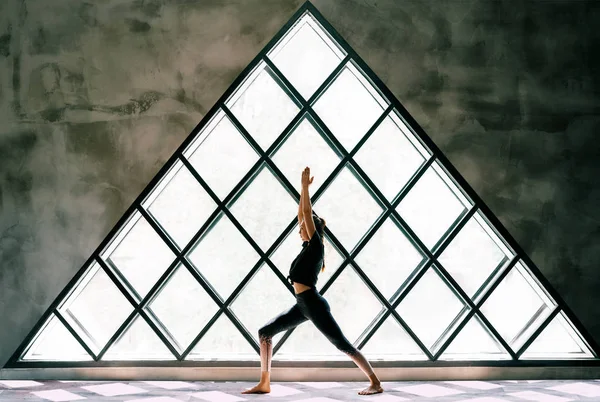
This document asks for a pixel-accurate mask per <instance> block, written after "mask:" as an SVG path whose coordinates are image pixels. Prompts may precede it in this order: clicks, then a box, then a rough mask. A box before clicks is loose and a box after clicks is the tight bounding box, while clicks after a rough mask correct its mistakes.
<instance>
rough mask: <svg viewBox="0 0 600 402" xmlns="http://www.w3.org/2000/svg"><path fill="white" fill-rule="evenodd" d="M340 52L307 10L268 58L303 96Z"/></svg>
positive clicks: (332, 65) (322, 77) (332, 66)
mask: <svg viewBox="0 0 600 402" xmlns="http://www.w3.org/2000/svg"><path fill="white" fill-rule="evenodd" d="M344 55H345V54H344V53H343V51H342V50H340V49H339V47H338V46H337V45H336V44H335V43H334V42H333V40H331V39H330V38H329V35H327V34H326V33H325V32H324V30H323V29H321V27H320V26H319V25H318V23H317V22H316V21H315V20H314V19H313V18H312V17H311V16H310V15H308V14H306V15H304V16H303V17H302V18H301V19H300V20H299V21H298V22H297V23H296V25H295V26H294V27H293V28H292V29H291V30H290V31H289V32H288V33H287V34H286V35H285V36H284V37H283V39H282V40H281V41H280V42H279V43H278V44H277V46H276V47H275V48H274V49H273V50H272V51H271V52H270V53H269V58H270V59H271V60H273V63H274V64H275V65H276V66H277V68H279V70H280V71H281V72H282V73H283V74H284V75H285V76H286V78H287V79H288V80H289V81H290V82H291V83H292V85H293V86H294V87H295V88H296V89H297V90H298V92H300V94H301V95H302V97H304V99H308V98H310V96H311V95H312V94H313V93H314V92H315V91H316V89H317V88H318V87H319V85H321V83H323V81H325V79H326V78H327V77H328V76H329V74H331V72H332V71H333V70H334V69H335V67H336V66H337V65H338V64H339V63H340V62H341V61H342V59H343V58H344Z"/></svg>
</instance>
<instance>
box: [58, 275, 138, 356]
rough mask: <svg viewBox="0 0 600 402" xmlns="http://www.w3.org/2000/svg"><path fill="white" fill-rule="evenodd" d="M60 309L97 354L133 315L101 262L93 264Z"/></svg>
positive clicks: (127, 302)
mask: <svg viewBox="0 0 600 402" xmlns="http://www.w3.org/2000/svg"><path fill="white" fill-rule="evenodd" d="M59 310H60V312H61V313H62V315H63V317H65V319H66V320H67V321H68V322H69V324H70V325H71V327H73V329H75V330H76V331H77V333H78V334H79V336H80V337H81V338H82V339H84V341H85V342H86V344H87V345H88V347H89V348H90V349H92V350H93V351H94V353H96V354H98V353H100V350H101V349H102V348H103V347H104V345H106V342H108V340H109V339H110V337H112V336H113V334H114V333H115V331H116V330H117V329H118V328H119V326H120V325H121V324H122V323H123V321H125V319H126V318H127V317H128V316H129V314H131V312H132V311H133V306H132V305H131V303H129V301H128V300H127V299H126V298H125V296H123V294H122V293H121V291H120V290H119V288H117V286H116V285H115V284H114V282H113V281H112V280H111V279H110V278H109V277H108V275H107V274H106V272H104V270H103V269H102V268H100V265H99V264H98V263H94V264H93V265H92V266H91V267H90V270H89V271H88V272H87V273H86V275H85V276H84V277H83V279H82V280H81V281H80V282H79V283H78V284H77V286H76V288H75V290H74V291H73V293H72V294H71V295H70V296H69V298H68V299H67V300H66V302H65V303H64V304H63V305H62V306H61V307H60V309H59Z"/></svg>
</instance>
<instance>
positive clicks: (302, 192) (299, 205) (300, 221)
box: [298, 189, 304, 225]
mask: <svg viewBox="0 0 600 402" xmlns="http://www.w3.org/2000/svg"><path fill="white" fill-rule="evenodd" d="M303 199H304V189H302V190H301V191H300V202H299V203H298V225H299V224H300V223H302V219H303V218H304V212H303V211H302V200H303Z"/></svg>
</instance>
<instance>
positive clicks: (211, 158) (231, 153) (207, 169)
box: [184, 111, 258, 200]
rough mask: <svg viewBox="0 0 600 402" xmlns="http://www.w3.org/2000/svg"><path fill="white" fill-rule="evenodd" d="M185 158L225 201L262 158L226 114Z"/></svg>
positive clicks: (220, 115)
mask: <svg viewBox="0 0 600 402" xmlns="http://www.w3.org/2000/svg"><path fill="white" fill-rule="evenodd" d="M184 155H185V157H186V158H188V159H189V161H190V163H191V164H192V166H193V167H194V169H195V170H196V171H197V172H198V174H199V175H200V176H201V177H202V179H203V180H204V181H206V183H207V184H208V185H209V186H210V188H211V190H212V191H214V192H215V194H216V195H217V197H219V198H220V199H221V200H223V199H224V198H225V197H226V196H227V195H228V194H229V192H230V191H231V190H233V187H235V185H236V184H238V182H239V181H240V180H241V179H242V177H244V175H245V174H246V173H248V171H249V170H250V168H251V167H252V166H253V165H254V164H255V163H256V161H257V160H258V154H257V153H256V152H255V151H254V149H253V148H252V147H251V146H250V144H248V142H247V141H246V139H245V138H244V137H243V136H242V135H241V134H240V133H239V131H238V130H237V128H235V126H234V125H233V123H232V122H231V120H229V118H228V117H227V116H225V113H224V112H223V111H219V112H218V113H217V114H216V115H215V117H214V118H213V119H212V120H211V121H210V123H209V124H208V125H207V126H206V127H205V128H204V129H203V130H202V132H201V133H200V134H199V135H198V136H197V137H196V139H195V140H194V141H193V142H192V143H191V145H190V146H189V147H188V149H187V150H186V151H185V152H184Z"/></svg>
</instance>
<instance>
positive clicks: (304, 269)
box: [287, 230, 325, 287]
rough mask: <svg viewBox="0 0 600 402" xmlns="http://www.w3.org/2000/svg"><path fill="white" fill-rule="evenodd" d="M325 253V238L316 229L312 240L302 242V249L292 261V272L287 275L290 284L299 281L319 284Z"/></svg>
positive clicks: (312, 285)
mask: <svg viewBox="0 0 600 402" xmlns="http://www.w3.org/2000/svg"><path fill="white" fill-rule="evenodd" d="M324 254H325V246H323V239H321V236H319V233H318V232H317V231H316V230H315V233H313V236H312V237H311V239H310V241H304V242H303V243H302V250H301V251H300V253H299V254H298V255H297V256H296V258H294V261H292V264H291V266H290V273H289V275H288V276H287V279H288V281H289V282H290V284H292V285H293V284H294V282H297V283H302V284H304V285H306V286H310V287H314V286H315V285H316V284H317V276H318V275H319V271H320V270H321V268H322V267H323V258H324Z"/></svg>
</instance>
